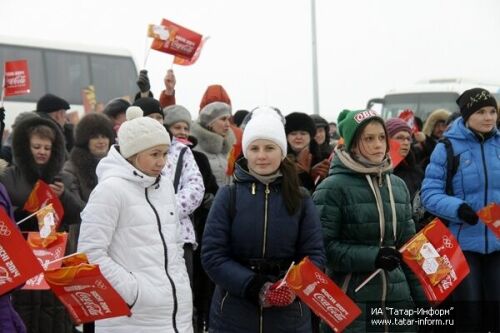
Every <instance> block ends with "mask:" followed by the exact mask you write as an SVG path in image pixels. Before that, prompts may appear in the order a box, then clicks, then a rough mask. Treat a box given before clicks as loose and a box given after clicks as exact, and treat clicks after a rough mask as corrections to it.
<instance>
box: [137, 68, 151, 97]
mask: <svg viewBox="0 0 500 333" xmlns="http://www.w3.org/2000/svg"><path fill="white" fill-rule="evenodd" d="M137 85H138V86H139V90H140V91H141V92H143V93H144V92H147V91H150V90H151V85H150V84H149V77H148V71H147V70H145V69H143V70H141V71H140V72H139V78H138V79H137Z"/></svg>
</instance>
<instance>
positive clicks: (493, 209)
mask: <svg viewBox="0 0 500 333" xmlns="http://www.w3.org/2000/svg"><path fill="white" fill-rule="evenodd" d="M477 215H478V216H479V217H480V218H481V220H483V221H484V223H485V224H486V226H487V227H488V228H490V230H491V231H492V232H493V233H494V234H495V235H496V236H497V238H500V204H498V203H491V204H489V205H488V206H486V207H484V208H483V209H481V210H480V211H479V212H478V213H477Z"/></svg>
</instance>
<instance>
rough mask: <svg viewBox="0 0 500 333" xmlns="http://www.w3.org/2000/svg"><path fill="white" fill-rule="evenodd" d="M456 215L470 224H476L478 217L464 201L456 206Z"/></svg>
mask: <svg viewBox="0 0 500 333" xmlns="http://www.w3.org/2000/svg"><path fill="white" fill-rule="evenodd" d="M457 214H458V217H460V219H461V220H462V221H464V222H467V223H468V224H470V225H476V224H477V221H478V220H479V217H478V216H477V214H476V212H475V211H474V210H473V209H472V208H471V206H469V205H468V204H466V203H463V204H461V205H460V207H458V212H457Z"/></svg>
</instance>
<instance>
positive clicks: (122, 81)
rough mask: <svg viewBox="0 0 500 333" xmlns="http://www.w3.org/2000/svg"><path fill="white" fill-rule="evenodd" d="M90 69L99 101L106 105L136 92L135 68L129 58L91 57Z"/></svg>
mask: <svg viewBox="0 0 500 333" xmlns="http://www.w3.org/2000/svg"><path fill="white" fill-rule="evenodd" d="M90 68H91V74H92V82H93V83H94V86H95V91H96V97H97V100H99V101H102V102H104V103H106V102H107V101H109V100H111V99H113V98H116V97H122V96H124V95H129V94H130V93H132V92H133V91H137V86H136V84H135V78H136V77H137V74H136V68H135V64H134V62H133V61H132V59H131V58H126V57H111V56H106V55H91V56H90ZM131 78H134V79H132V80H131Z"/></svg>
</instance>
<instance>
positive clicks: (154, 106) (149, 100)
mask: <svg viewBox="0 0 500 333" xmlns="http://www.w3.org/2000/svg"><path fill="white" fill-rule="evenodd" d="M132 105H134V106H138V107H140V108H141V109H142V112H143V116H144V117H147V116H149V115H151V114H153V113H159V114H160V115H161V117H162V118H163V110H162V108H161V106H160V102H158V101H157V100H156V99H154V98H153V97H143V98H139V99H138V100H137V101H135V102H134V104H132Z"/></svg>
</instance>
